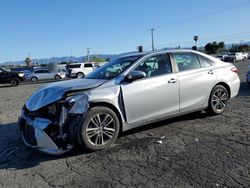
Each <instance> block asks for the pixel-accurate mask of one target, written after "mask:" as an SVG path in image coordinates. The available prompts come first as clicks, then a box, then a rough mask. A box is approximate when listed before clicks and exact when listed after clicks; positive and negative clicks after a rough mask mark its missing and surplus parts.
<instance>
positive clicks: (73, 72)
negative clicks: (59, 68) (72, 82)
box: [67, 62, 95, 78]
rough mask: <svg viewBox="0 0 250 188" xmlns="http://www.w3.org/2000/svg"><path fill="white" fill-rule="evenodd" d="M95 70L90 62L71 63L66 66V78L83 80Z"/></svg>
mask: <svg viewBox="0 0 250 188" xmlns="http://www.w3.org/2000/svg"><path fill="white" fill-rule="evenodd" d="M94 69H95V67H94V65H93V64H92V63H90V62H85V63H72V64H69V65H68V66H67V76H68V77H70V78H83V77H85V76H86V75H87V74H88V73H90V72H92V71H93V70H94Z"/></svg>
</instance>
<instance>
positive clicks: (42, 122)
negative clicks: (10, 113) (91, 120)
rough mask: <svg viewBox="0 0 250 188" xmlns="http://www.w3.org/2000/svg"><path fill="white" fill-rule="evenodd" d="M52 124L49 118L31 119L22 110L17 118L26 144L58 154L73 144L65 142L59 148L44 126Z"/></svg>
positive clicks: (67, 149) (70, 147) (48, 152)
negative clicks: (62, 146)
mask: <svg viewBox="0 0 250 188" xmlns="http://www.w3.org/2000/svg"><path fill="white" fill-rule="evenodd" d="M52 124H53V122H52V121H51V120H49V119H45V118H39V117H37V118H34V119H31V118H29V117H28V116H27V115H25V112H24V111H22V115H21V116H20V117H19V120H18V125H19V129H20V131H21V133H22V139H23V141H24V143H25V144H26V145H27V146H29V147H31V148H35V149H37V150H39V151H42V152H44V153H47V154H51V155H60V154H63V153H65V152H67V151H69V150H71V149H72V148H73V145H71V144H66V145H65V146H64V148H59V147H58V145H57V144H56V143H55V142H54V141H52V139H51V137H50V136H49V135H48V134H47V133H46V128H48V127H49V126H52Z"/></svg>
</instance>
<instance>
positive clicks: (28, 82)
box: [0, 78, 71, 88]
mask: <svg viewBox="0 0 250 188" xmlns="http://www.w3.org/2000/svg"><path fill="white" fill-rule="evenodd" d="M66 80H71V78H64V79H61V80H54V79H52V80H40V81H39V80H38V81H36V82H31V81H23V82H20V84H19V85H20V86H21V85H36V84H47V83H52V82H60V81H66ZM6 87H13V86H11V85H10V84H1V85H0V88H6ZM15 87H18V86H15Z"/></svg>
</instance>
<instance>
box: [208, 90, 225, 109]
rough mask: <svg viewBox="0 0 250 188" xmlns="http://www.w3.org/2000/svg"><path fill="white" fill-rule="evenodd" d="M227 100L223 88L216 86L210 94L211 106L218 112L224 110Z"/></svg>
mask: <svg viewBox="0 0 250 188" xmlns="http://www.w3.org/2000/svg"><path fill="white" fill-rule="evenodd" d="M227 100H228V94H227V92H226V91H225V90H224V89H223V88H218V89H216V90H215V92H214V93H213V96H212V101H211V103H212V104H211V105H212V108H213V109H214V110H215V111H217V112H218V113H220V112H222V111H224V109H225V107H226V105H227Z"/></svg>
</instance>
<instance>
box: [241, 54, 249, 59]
mask: <svg viewBox="0 0 250 188" xmlns="http://www.w3.org/2000/svg"><path fill="white" fill-rule="evenodd" d="M242 56H243V58H244V60H247V59H248V53H247V52H243V53H242Z"/></svg>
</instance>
